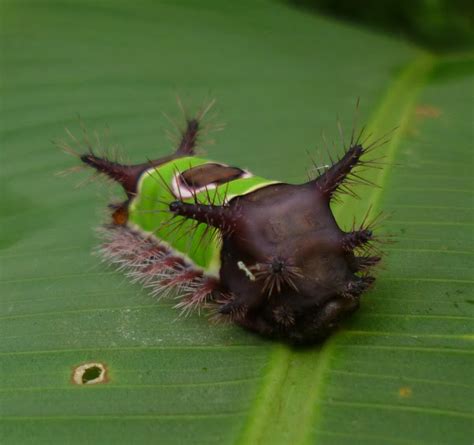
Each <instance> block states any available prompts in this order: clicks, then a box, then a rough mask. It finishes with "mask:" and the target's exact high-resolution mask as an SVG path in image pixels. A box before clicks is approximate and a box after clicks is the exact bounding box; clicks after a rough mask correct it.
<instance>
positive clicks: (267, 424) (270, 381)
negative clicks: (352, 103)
mask: <svg viewBox="0 0 474 445" xmlns="http://www.w3.org/2000/svg"><path fill="white" fill-rule="evenodd" d="M435 63H436V59H435V57H434V56H433V55H431V54H427V53H421V54H420V55H419V56H418V57H417V58H416V59H415V60H414V61H413V62H412V63H410V64H409V65H408V66H407V67H406V68H405V69H404V70H403V71H402V72H401V74H400V75H399V77H398V78H397V79H396V80H395V81H394V82H393V83H392V85H391V86H390V87H389V89H388V90H387V93H386V95H385V97H384V99H383V100H382V101H381V104H380V106H379V107H378V109H377V110H376V112H375V113H374V115H373V117H372V119H371V120H370V122H369V125H368V130H367V134H370V133H371V132H372V131H371V130H376V131H377V134H380V129H381V128H387V123H390V122H392V123H393V122H394V121H393V117H394V116H397V121H398V122H399V126H398V131H397V132H396V133H395V134H394V135H393V137H392V138H391V140H390V143H389V145H388V146H387V147H385V153H386V155H387V157H386V159H385V162H386V163H387V164H390V163H392V162H393V159H394V157H395V153H396V150H397V148H398V147H399V145H400V138H401V137H402V135H403V130H404V129H406V127H407V125H408V122H409V118H410V115H411V112H412V109H413V107H414V104H415V100H416V98H417V96H418V95H419V93H420V90H421V88H422V86H423V83H424V80H425V79H426V78H427V77H428V74H429V73H430V72H431V71H432V70H433V68H434V65H435ZM392 127H393V125H392ZM379 155H380V153H378V156H379ZM387 171H388V169H387V168H384V169H383V170H378V171H377V172H376V173H373V174H372V176H371V178H370V179H371V180H373V178H376V179H375V182H376V183H377V184H379V185H380V186H383V184H384V182H385V181H386V178H387ZM382 193H383V187H380V188H375V189H370V190H365V191H362V192H361V193H358V194H359V195H360V197H361V201H360V202H368V203H371V204H372V210H371V213H373V212H375V211H376V210H377V207H378V204H379V201H380V199H381V196H382ZM357 206H359V203H356V204H354V203H352V205H345V206H344V208H341V207H339V208H337V209H335V212H334V213H335V215H336V217H337V219H338V220H340V219H341V218H343V217H344V216H345V217H346V218H347V219H349V218H351V217H352V215H354V214H355V209H356V207H357ZM336 342H337V336H334V337H332V338H331V339H329V340H328V341H326V342H325V344H324V345H323V346H321V347H317V348H313V349H308V350H304V351H302V350H295V349H291V348H290V347H288V346H286V345H275V346H274V347H273V353H272V356H271V359H270V362H269V364H268V367H267V371H266V374H265V377H264V379H263V384H262V386H261V388H260V392H259V394H258V395H257V398H256V401H255V403H254V409H252V410H251V411H250V413H249V415H248V417H247V422H246V424H245V427H244V430H243V432H242V434H241V436H240V438H239V441H238V443H240V444H242V445H245V444H256V445H257V444H259V445H264V444H272V445H275V444H279V443H281V444H287V443H292V444H305V443H309V442H310V441H311V442H312V443H314V440H311V439H312V438H313V434H314V433H313V432H314V431H315V430H317V429H318V428H317V425H318V422H319V419H320V415H321V411H320V409H318V406H317V399H318V397H320V395H321V390H322V384H323V381H324V374H325V371H326V368H327V366H328V363H329V357H330V355H331V353H332V351H333V348H334V346H333V345H334V344H335V343H336Z"/></svg>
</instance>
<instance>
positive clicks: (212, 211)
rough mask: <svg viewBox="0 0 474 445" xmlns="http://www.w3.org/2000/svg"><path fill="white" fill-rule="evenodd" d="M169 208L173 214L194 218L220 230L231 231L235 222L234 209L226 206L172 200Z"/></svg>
mask: <svg viewBox="0 0 474 445" xmlns="http://www.w3.org/2000/svg"><path fill="white" fill-rule="evenodd" d="M169 209H170V212H172V213H174V214H175V215H180V216H184V217H185V218H191V219H194V220H196V221H199V222H201V223H204V224H207V225H209V226H212V227H215V228H217V229H220V230H222V231H231V230H232V229H233V228H234V227H235V223H236V214H235V211H234V210H233V209H231V208H230V207H228V206H217V205H209V204H200V203H195V204H189V203H186V202H183V201H174V202H172V203H171V204H170V206H169Z"/></svg>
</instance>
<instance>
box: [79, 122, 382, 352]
mask: <svg viewBox="0 0 474 445" xmlns="http://www.w3.org/2000/svg"><path fill="white" fill-rule="evenodd" d="M201 118H202V115H198V116H197V117H196V118H194V119H188V120H187V127H186V129H185V130H184V131H183V133H182V135H181V140H180V142H179V145H178V148H177V150H176V152H175V153H173V154H172V155H170V156H167V157H165V158H162V159H158V160H154V161H149V162H145V163H143V164H139V165H131V166H129V165H123V164H120V163H118V162H115V161H112V160H110V159H107V157H104V156H99V155H98V154H97V153H95V152H94V151H93V150H92V149H91V148H90V150H89V152H87V153H82V154H80V158H81V160H82V161H83V162H84V163H85V164H87V165H89V166H91V167H92V168H94V169H95V170H96V171H98V172H99V173H101V174H104V175H106V176H107V177H109V178H111V179H113V180H115V181H117V182H118V183H120V184H121V185H122V187H123V189H124V191H125V193H126V196H127V199H126V200H125V201H124V202H123V203H122V204H120V205H115V206H114V207H113V214H112V221H110V222H109V223H107V224H106V225H105V226H103V227H102V228H101V230H100V233H101V234H102V237H103V243H102V245H101V247H100V252H101V254H102V256H103V258H104V259H105V260H107V261H108V262H109V263H111V264H113V265H115V266H116V267H117V268H118V269H120V270H122V271H124V272H125V274H126V275H127V276H128V277H129V278H130V279H131V280H132V281H133V282H138V283H141V284H142V285H143V286H144V287H145V288H147V289H149V291H150V292H151V294H152V295H154V296H157V297H163V296H167V295H168V294H169V293H170V292H171V291H173V294H174V295H175V296H177V297H176V298H178V303H177V304H176V307H177V308H178V309H180V310H181V311H183V312H184V313H189V312H191V311H193V310H198V311H200V310H201V309H204V308H205V309H210V311H211V312H212V313H213V314H214V317H215V318H219V319H222V320H229V321H233V322H235V323H237V324H239V325H241V326H243V327H245V328H247V329H250V330H252V331H256V332H258V333H260V334H262V335H264V336H268V337H273V338H281V339H286V340H289V341H291V342H296V343H308V342H317V341H320V340H321V339H323V338H325V337H326V336H327V335H328V334H329V333H330V332H332V330H333V329H334V328H335V327H336V326H337V324H338V323H339V321H340V320H341V319H343V318H344V317H346V316H347V315H349V314H350V313H352V312H353V311H355V310H356V309H357V308H358V306H359V299H360V296H361V294H362V293H363V292H364V291H365V290H366V289H367V288H368V287H369V286H371V284H372V283H373V281H374V278H373V276H372V275H371V274H370V269H371V268H372V267H373V266H375V265H376V264H377V263H378V262H379V260H380V256H378V255H374V253H373V250H372V247H371V246H372V243H373V240H374V238H373V234H372V230H371V227H368V226H366V225H365V223H363V225H362V226H361V227H360V228H358V229H354V230H353V231H351V232H343V231H342V230H341V229H340V228H339V227H338V225H337V223H336V221H335V219H334V216H333V214H332V212H331V208H330V200H331V199H332V198H333V197H334V195H335V194H336V193H337V192H338V191H341V190H343V191H344V190H346V191H347V186H348V180H349V181H354V179H355V180H358V179H361V178H360V177H359V176H358V175H357V174H354V173H353V169H354V168H355V167H357V166H359V165H362V164H364V165H367V164H369V163H370V162H369V161H363V160H361V157H362V156H364V154H365V153H367V151H368V150H369V149H371V146H369V147H364V144H363V143H362V142H361V141H360V136H359V138H357V139H356V138H354V137H353V138H352V140H351V144H350V146H349V148H348V149H347V150H346V152H345V154H344V155H343V156H342V157H341V158H340V159H339V160H338V161H337V162H334V163H333V164H332V165H331V166H327V167H326V168H325V169H324V171H323V172H322V173H321V174H320V175H319V176H318V177H317V178H316V179H314V180H311V181H309V182H307V183H305V184H301V185H291V184H286V183H282V182H276V181H268V180H266V179H263V178H259V177H255V176H253V175H252V174H250V173H249V172H247V171H246V170H243V169H239V168H236V167H230V166H227V165H224V164H220V163H215V162H211V161H207V160H205V159H200V158H197V157H195V156H194V150H195V147H196V144H197V140H198V136H199V131H200V120H201Z"/></svg>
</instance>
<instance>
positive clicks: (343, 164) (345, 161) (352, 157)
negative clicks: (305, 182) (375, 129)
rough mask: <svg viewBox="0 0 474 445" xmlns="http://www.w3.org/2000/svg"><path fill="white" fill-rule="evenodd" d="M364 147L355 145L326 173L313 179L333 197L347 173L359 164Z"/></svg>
mask: <svg viewBox="0 0 474 445" xmlns="http://www.w3.org/2000/svg"><path fill="white" fill-rule="evenodd" d="M364 151H365V150H364V148H363V147H362V146H361V145H358V144H356V145H353V146H352V147H350V148H349V149H348V150H347V152H346V153H345V154H344V156H343V157H342V158H341V159H340V160H339V161H337V162H335V163H334V164H333V165H332V166H331V167H330V168H329V169H328V170H326V172H325V173H323V174H322V175H321V176H319V177H318V178H316V179H315V180H313V181H311V182H312V183H314V184H315V185H316V186H317V187H318V188H319V190H321V192H322V193H323V194H324V195H325V196H327V197H328V198H331V197H332V195H333V194H334V192H335V191H336V189H337V188H338V187H339V186H340V185H341V184H342V183H343V182H344V179H345V178H346V177H347V175H349V174H350V172H351V170H352V169H353V168H354V167H355V166H356V165H357V164H358V162H359V159H360V157H361V156H362V155H363V154H364Z"/></svg>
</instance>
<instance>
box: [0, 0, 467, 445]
mask: <svg viewBox="0 0 474 445" xmlns="http://www.w3.org/2000/svg"><path fill="white" fill-rule="evenodd" d="M354 4H357V5H358V8H357V12H354V14H353V15H352V16H351V18H350V20H347V14H348V13H347V12H345V11H346V9H345V8H344V7H343V6H338V3H334V4H333V5H334V8H335V9H337V11H336V12H333V7H332V6H331V8H330V10H329V9H327V8H326V7H324V11H323V12H321V11H322V9H321V10H320V9H318V8H313V7H311V8H309V7H301V4H297V3H291V2H285V1H271V0H257V1H250V0H248V1H241V2H227V1H220V0H202V1H200V2H193V1H184V0H180V1H171V0H170V1H151V0H150V1H140V2H138V3H133V4H132V3H131V2H129V1H125V0H116V1H110V0H100V1H98V0H81V1H78V0H77V1H76V0H41V1H38V0H17V1H12V0H3V1H2V2H1V3H0V8H1V11H0V45H1V47H0V65H1V73H0V86H1V109H0V113H1V119H0V144H1V153H0V156H1V159H0V174H1V176H0V187H1V199H0V228H1V233H0V275H1V277H0V280H1V292H0V310H1V313H0V338H1V342H0V374H1V375H0V416H1V417H0V442H1V443H2V444H3V443H5V444H38V443H61V444H75V443H85V442H87V443H91V444H96V443H119V444H121V443H124V444H129V443H144V444H146V443H163V444H188V443H192V444H213V443H214V444H236V443H238V444H245V445H247V444H250V445H253V444H272V445H274V444H364V445H365V444H385V443H387V444H433V443H443V444H456V445H458V444H470V443H471V442H472V432H473V430H472V425H473V406H472V400H474V393H473V386H474V385H473V382H472V369H473V368H474V362H473V347H472V346H473V338H474V337H473V332H474V329H473V320H474V311H473V309H474V304H473V298H472V295H473V292H472V290H473V277H472V270H474V264H473V258H474V256H473V251H474V249H473V247H474V246H473V239H474V238H473V236H472V235H473V231H472V225H473V208H472V198H473V175H472V170H473V169H472V167H473V150H472V145H473V138H474V134H473V126H472V121H473V119H472V118H473V101H474V98H473V94H474V83H473V74H474V56H473V53H472V51H471V50H470V44H469V41H470V40H469V39H470V37H469V35H470V33H469V32H465V30H466V25H465V20H464V19H462V20H461V19H459V25H458V24H455V22H456V23H457V19H456V20H455V18H456V17H461V18H463V17H464V18H466V17H468V14H467V12H465V11H466V10H467V9H463V8H458V7H457V6H456V5H457V3H456V2H449V3H447V2H440V3H439V2H433V3H432V2H429V3H428V2H423V3H418V2H413V3H407V2H402V3H400V4H397V5H396V6H394V5H395V4H394V3H393V4H392V3H390V2H388V3H385V2H384V3H383V5H384V8H383V9H382V12H377V11H379V10H380V9H381V7H380V6H379V5H378V4H376V5H371V4H369V3H361V2H357V3H354ZM420 4H421V5H425V6H423V7H420V8H419V10H420V11H421V12H418V13H414V12H411V13H407V12H406V11H407V10H408V8H410V9H409V10H410V11H414V10H415V9H412V8H415V7H416V5H420ZM407 5H408V6H407ZM427 5H428V6H427ZM436 5H438V6H439V5H441V6H439V7H437V6H436ZM447 5H449V7H448V6H447ZM395 7H397V11H398V12H397V13H396V14H395V13H393V14H389V11H391V10H392V8H395ZM441 9H443V10H445V9H446V10H449V11H448V12H446V13H442V14H441V13H436V14H434V13H433V11H435V12H436V11H440V10H441ZM341 11H342V12H341ZM341 14H343V15H344V16H345V17H346V18H344V19H341V18H340V17H341ZM379 14H381V15H379ZM387 15H390V17H389V18H390V20H388V22H386V20H385V19H383V17H386V16H387ZM396 17H405V18H403V19H402V18H401V19H400V20H398V19H395V18H396ZM433 17H434V18H433ZM366 18H367V19H366ZM374 22H376V23H375V24H374ZM416 23H421V24H422V25H423V26H421V25H420V26H418V25H414V24H416ZM432 23H445V24H443V25H442V26H441V27H439V26H438V24H436V26H435V25H432ZM425 25H426V26H425ZM426 29H429V30H430V31H429V32H427V31H426ZM436 29H438V30H440V31H435V30H436ZM442 29H448V30H449V32H446V31H441V30H442ZM433 34H435V35H436V39H434V38H433V39H431V38H430V37H429V35H433ZM401 35H403V37H402V36H401ZM453 36H460V37H459V38H458V37H456V38H454V37H453ZM441 49H442V51H441ZM176 94H179V95H180V96H181V97H182V99H183V101H184V102H185V103H186V104H188V106H189V108H190V109H196V108H197V107H198V106H199V104H201V103H202V102H203V100H205V99H206V98H209V97H215V98H217V100H218V107H217V110H218V117H217V121H218V122H224V123H226V128H225V130H224V131H222V132H220V133H217V134H215V135H213V136H214V137H215V139H216V144H215V145H214V146H208V147H207V151H208V156H209V157H210V158H214V159H216V160H219V161H222V162H226V163H229V164H235V165H237V166H240V167H245V168H248V169H250V170H251V171H253V172H255V173H256V174H258V175H261V176H265V177H268V178H274V179H277V180H283V181H289V182H302V181H305V180H306V169H307V168H308V166H309V165H310V159H309V157H308V156H307V154H306V151H309V152H310V153H311V154H312V156H313V157H315V158H316V159H318V156H319V155H320V154H321V156H322V162H325V160H327V158H324V156H325V154H324V153H325V151H324V143H323V141H322V137H321V133H322V132H324V133H325V134H326V139H327V140H329V141H330V142H329V144H330V146H331V149H330V150H331V153H332V155H333V156H334V155H335V154H336V153H339V154H340V153H341V152H342V149H343V148H342V142H341V140H340V137H339V134H338V129H337V125H336V122H337V119H338V117H339V119H340V121H341V123H342V127H343V128H344V129H345V133H346V135H347V134H348V133H350V130H351V128H352V122H353V117H354V111H355V103H356V100H357V98H358V97H360V99H361V107H360V112H359V122H360V123H361V125H363V124H367V134H370V133H373V138H376V137H377V136H381V135H383V134H385V133H386V132H387V131H389V130H391V129H393V128H394V127H395V126H398V130H397V131H396V132H395V133H394V134H393V136H392V137H391V138H390V141H389V142H388V143H387V144H385V145H384V146H382V147H380V148H379V149H378V150H377V156H385V162H386V164H385V166H384V168H383V169H381V170H378V169H375V170H370V171H365V172H364V173H363V174H364V176H365V177H367V178H368V179H370V180H373V181H375V182H376V183H377V184H379V186H380V188H370V187H365V188H359V189H357V193H358V194H359V195H360V200H353V199H344V200H343V202H342V203H341V204H340V205H338V206H334V211H335V213H336V216H337V220H338V222H339V223H340V225H341V226H342V227H343V228H348V227H350V225H351V224H352V220H353V217H356V219H357V220H358V221H360V220H361V218H362V217H363V215H364V214H365V212H366V211H367V209H368V208H369V207H370V206H372V207H371V208H372V212H373V213H374V214H375V213H377V212H378V211H379V210H383V211H384V212H386V213H387V214H388V215H390V217H389V218H388V219H387V220H386V221H385V222H384V224H383V226H382V229H381V231H382V232H388V233H390V234H392V235H393V236H394V238H395V239H396V243H395V244H390V245H386V246H384V251H385V252H386V255H385V258H384V263H383V265H382V267H381V268H380V270H379V272H378V280H377V285H376V287H375V288H374V289H373V290H372V291H370V292H369V293H367V294H366V295H364V298H363V301H362V306H361V309H360V310H359V311H358V313H357V314H355V315H354V317H352V318H351V319H350V320H348V321H347V323H345V324H344V326H343V327H342V328H341V329H340V330H339V331H338V332H337V334H336V335H334V336H333V337H332V338H331V339H330V340H329V341H328V342H326V343H325V344H324V345H322V346H317V347H314V348H310V349H305V350H298V349H294V348H289V347H287V346H285V345H281V344H278V343H273V342H269V341H265V340H263V339H261V338H259V337H256V336H254V335H252V334H250V333H247V332H245V331H243V330H242V329H239V328H238V327H235V326H227V325H222V326H213V325H211V324H209V322H208V321H207V319H206V318H205V317H203V316H201V317H199V316H198V315H197V314H196V315H193V316H191V317H189V318H187V319H183V318H177V312H176V311H175V310H174V309H173V307H172V306H173V305H174V304H175V301H174V300H173V299H163V300H160V301H156V300H155V299H153V298H151V297H150V296H149V295H148V294H147V292H146V291H144V290H142V289H141V288H139V287H138V286H135V285H133V284H130V283H129V282H127V281H126V280H125V279H124V278H123V276H122V275H121V274H120V273H116V272H114V271H111V270H110V269H108V268H107V267H106V265H104V264H102V263H100V261H99V259H98V258H97V257H95V256H93V255H91V251H92V249H93V248H94V246H95V245H96V244H97V240H96V238H95V234H94V228H95V227H96V226H98V225H99V224H101V223H102V222H103V220H104V213H105V212H104V210H103V209H104V208H105V206H106V205H107V203H108V202H109V201H110V200H111V199H112V198H113V197H118V198H120V197H122V195H121V191H120V190H119V189H118V188H116V187H113V186H106V185H104V184H102V183H100V182H93V183H91V184H89V185H88V186H87V187H85V186H83V187H80V188H76V187H75V186H76V185H77V183H78V182H81V181H82V180H84V179H86V178H87V177H88V175H87V174H86V173H78V174H76V175H70V176H67V177H65V178H64V177H58V176H57V172H59V171H62V170H64V169H67V168H69V167H71V166H74V165H76V164H75V162H76V160H75V159H74V158H72V157H70V156H66V155H64V154H63V153H61V152H60V150H58V149H57V148H56V147H55V146H54V145H53V144H52V142H51V141H52V140H53V139H57V138H58V137H66V133H65V128H66V127H67V128H69V129H70V130H71V131H72V132H73V133H74V134H76V135H80V133H81V129H80V124H79V120H78V118H77V114H80V115H81V118H82V120H83V121H84V123H85V125H86V127H87V128H88V129H89V130H90V131H94V130H98V131H101V132H102V131H103V130H104V128H106V127H109V128H110V133H111V141H112V142H113V143H116V144H118V145H120V147H121V150H122V152H123V153H125V155H126V156H127V157H128V158H130V160H131V161H133V162H140V161H143V160H145V159H147V158H153V157H160V156H162V155H164V154H167V153H169V152H170V151H171V150H172V149H173V146H172V144H171V143H170V142H169V141H168V140H167V138H166V136H165V132H164V130H165V129H168V128H169V127H170V125H169V123H167V122H166V120H165V119H164V118H163V117H162V116H161V112H166V113H167V114H169V115H171V116H172V117H175V118H179V116H180V114H179V110H178V107H177V105H176V99H175V95H176ZM332 142H334V148H332ZM87 362H100V363H103V364H104V365H105V366H106V367H107V370H108V381H107V383H105V384H97V385H83V386H81V385H75V384H73V383H72V381H71V378H72V372H73V369H74V368H75V367H77V366H78V365H81V364H84V363H87Z"/></svg>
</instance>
